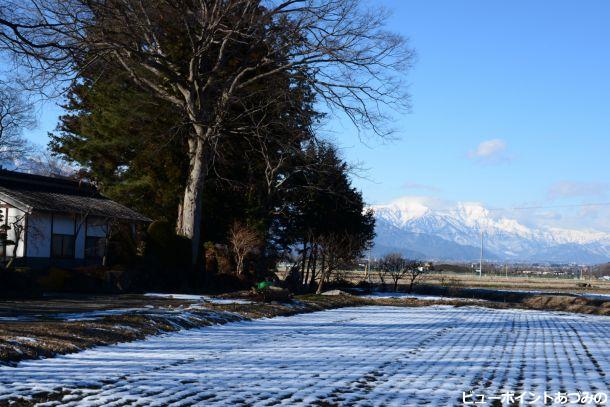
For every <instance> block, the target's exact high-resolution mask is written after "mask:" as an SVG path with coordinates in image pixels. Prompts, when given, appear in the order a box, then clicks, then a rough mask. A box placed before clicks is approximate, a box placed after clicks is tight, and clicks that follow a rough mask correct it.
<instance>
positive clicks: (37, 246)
mask: <svg viewBox="0 0 610 407" xmlns="http://www.w3.org/2000/svg"><path fill="white" fill-rule="evenodd" d="M51 223H52V222H51V215H50V214H46V213H33V214H30V215H29V216H28V232H27V239H28V241H27V257H51Z"/></svg>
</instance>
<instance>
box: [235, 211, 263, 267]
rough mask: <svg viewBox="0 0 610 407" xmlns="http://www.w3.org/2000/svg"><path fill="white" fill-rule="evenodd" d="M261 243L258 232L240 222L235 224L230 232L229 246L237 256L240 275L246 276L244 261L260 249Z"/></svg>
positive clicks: (236, 261)
mask: <svg viewBox="0 0 610 407" xmlns="http://www.w3.org/2000/svg"><path fill="white" fill-rule="evenodd" d="M261 243H262V242H261V239H260V236H259V234H258V233H257V232H256V230H254V229H252V228H250V227H248V226H246V225H244V224H242V223H240V222H235V223H233V226H231V229H230V230H229V244H230V245H231V250H232V251H233V254H235V263H236V266H237V274H238V275H242V274H244V260H245V259H246V256H247V255H248V254H250V253H252V252H254V251H255V250H256V249H258V248H259V247H260V245H261Z"/></svg>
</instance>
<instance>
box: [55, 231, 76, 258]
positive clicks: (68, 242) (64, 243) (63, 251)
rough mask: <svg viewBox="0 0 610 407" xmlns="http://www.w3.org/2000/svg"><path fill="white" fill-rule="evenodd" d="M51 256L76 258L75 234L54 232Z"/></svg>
mask: <svg viewBox="0 0 610 407" xmlns="http://www.w3.org/2000/svg"><path fill="white" fill-rule="evenodd" d="M52 239H53V240H52V243H51V248H52V249H51V256H52V257H54V258H56V259H73V258H74V236H73V235H60V234H55V233H54V234H53V237H52Z"/></svg>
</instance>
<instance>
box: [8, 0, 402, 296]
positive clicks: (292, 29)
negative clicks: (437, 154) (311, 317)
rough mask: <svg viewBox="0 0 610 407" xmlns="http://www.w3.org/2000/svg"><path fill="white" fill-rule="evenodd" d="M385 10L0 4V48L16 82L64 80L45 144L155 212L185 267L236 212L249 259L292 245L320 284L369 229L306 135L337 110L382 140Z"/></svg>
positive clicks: (232, 4)
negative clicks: (250, 249)
mask: <svg viewBox="0 0 610 407" xmlns="http://www.w3.org/2000/svg"><path fill="white" fill-rule="evenodd" d="M387 16H388V15H387V13H386V12H384V11H382V10H379V9H367V8H365V7H363V5H362V4H361V3H360V1H358V0H319V1H318V0H289V1H271V0H269V1H263V0H206V1H191V0H172V1H169V0H151V1H146V2H144V1H141V0H111V1H104V2H98V1H90V0H20V1H12V0H9V1H6V2H5V4H4V6H3V7H2V8H0V49H1V50H2V51H4V53H5V55H10V56H11V57H12V58H13V61H14V62H15V63H16V64H17V65H18V66H19V72H20V73H21V74H22V75H27V76H28V78H27V79H28V80H27V81H26V82H27V84H28V86H29V88H34V89H37V90H44V91H46V92H47V93H48V92H49V91H51V90H52V87H51V86H57V85H58V84H59V85H60V87H62V84H66V83H67V84H68V87H67V95H68V97H67V102H66V105H65V108H66V110H67V112H68V113H67V114H66V115H65V116H63V117H62V118H61V122H60V125H59V127H58V130H57V131H56V132H55V133H54V134H53V135H52V141H51V145H50V147H51V150H52V151H53V152H54V153H55V154H57V155H59V156H61V157H62V158H64V159H66V160H68V161H69V162H72V163H75V164H77V165H78V166H79V167H80V168H82V169H83V171H84V174H85V175H86V176H87V177H88V178H90V179H91V180H94V181H95V182H96V183H97V184H98V185H99V186H100V187H101V188H102V190H103V191H104V192H105V193H107V194H108V195H110V196H112V197H114V198H116V199H118V200H120V201H121V202H124V203H126V204H128V205H130V206H132V207H134V208H136V209H139V210H141V211H142V212H143V213H145V214H147V215H148V216H150V217H152V218H166V219H168V220H170V222H171V223H172V224H173V225H174V226H175V228H176V230H177V232H178V233H179V234H180V235H182V236H184V237H186V238H188V239H190V242H191V258H192V261H191V263H192V265H193V267H194V268H195V269H197V270H200V269H201V268H202V267H203V266H204V264H205V262H203V261H201V259H202V256H201V253H200V250H201V248H202V247H203V244H202V241H203V240H207V241H212V242H221V243H226V244H229V243H230V241H231V240H235V238H236V234H235V230H234V229H232V228H231V225H233V224H234V223H235V222H236V221H238V222H241V224H242V226H243V225H246V226H247V228H248V229H249V230H251V231H254V232H256V235H257V239H259V242H260V250H259V253H260V257H261V258H264V259H268V260H269V261H271V262H273V261H275V260H277V258H278V257H280V256H282V255H284V254H285V253H287V252H289V251H291V250H292V249H293V248H295V247H297V248H299V254H300V256H301V272H302V275H301V281H302V282H304V283H308V284H311V285H312V286H313V285H314V284H315V282H316V281H318V282H319V283H318V289H320V290H321V289H322V285H323V282H324V280H325V279H326V278H327V276H328V275H329V274H330V273H331V272H332V270H333V269H334V268H336V267H337V265H338V264H340V263H341V262H345V261H348V260H350V259H354V258H356V257H358V256H359V255H360V254H361V253H362V251H363V250H365V249H366V248H367V246H368V244H370V242H371V239H372V237H373V233H374V232H373V229H374V222H373V217H372V214H371V213H368V212H366V211H365V210H364V208H365V205H364V202H363V199H362V195H361V193H359V192H358V191H357V190H355V189H354V188H353V187H352V186H351V184H350V180H349V170H350V168H349V166H348V165H347V164H346V163H345V162H344V161H343V160H342V159H341V158H340V156H339V154H338V152H337V149H336V148H335V147H334V146H333V145H332V144H331V143H329V142H326V141H323V140H321V139H320V137H319V136H318V134H317V129H318V126H319V125H320V124H322V123H323V121H324V117H325V115H326V114H327V113H336V112H340V113H341V114H343V115H345V116H346V117H348V118H349V119H350V120H351V121H352V122H353V123H354V124H355V125H357V126H358V128H360V129H362V130H371V131H372V132H374V133H376V134H378V135H380V136H385V135H386V134H388V132H389V130H388V129H387V128H386V127H385V125H384V124H385V123H387V122H386V119H387V117H385V115H384V114H383V111H384V110H385V109H386V108H388V107H389V108H392V109H402V108H406V107H407V105H408V98H407V95H406V94H405V93H404V92H403V89H404V88H403V87H402V84H401V75H402V73H404V72H405V71H406V70H407V69H408V68H409V67H410V62H411V59H412V51H411V50H410V49H409V48H407V46H406V40H405V38H403V37H401V36H398V35H395V34H393V33H390V32H388V31H386V30H385V28H384V26H385V21H386V18H387ZM66 80H67V81H69V82H62V81H66ZM242 229H243V227H242ZM234 251H235V252H236V253H237V252H238V251H239V250H238V249H237V248H236V247H234ZM238 257H239V258H240V259H243V258H244V257H245V256H243V255H240V256H238ZM318 259H320V261H318ZM238 263H239V264H238V268H239V269H240V270H241V269H243V268H244V264H243V261H241V260H238ZM316 264H319V266H318V268H317V269H316Z"/></svg>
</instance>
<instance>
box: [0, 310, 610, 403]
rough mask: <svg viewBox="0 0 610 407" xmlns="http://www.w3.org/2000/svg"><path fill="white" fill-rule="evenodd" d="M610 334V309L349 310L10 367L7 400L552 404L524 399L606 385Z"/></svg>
mask: <svg viewBox="0 0 610 407" xmlns="http://www.w3.org/2000/svg"><path fill="white" fill-rule="evenodd" d="M609 342H610V318H608V317H595V316H584V315H577V314H561V313H552V312H540V311H521V310H519V311H517V310H493V309H486V308H479V307H456V308H454V307H450V306H434V307H421V308H399V307H381V306H375V307H359V308H343V309H335V310H330V311H323V312H317V313H311V314H301V315H296V316H291V317H278V318H273V319H264V320H256V321H251V322H237V323H230V324H226V325H222V326H213V327H206V328H200V329H193V330H184V331H179V332H174V333H169V334H165V335H160V336H154V337H150V338H149V339H147V340H144V341H138V342H132V343H125V344H119V345H114V346H106V347H100V348H96V349H91V350H87V351H83V352H80V353H77V354H72V355H68V356H62V357H57V358H52V359H47V360H38V361H26V362H22V363H21V364H19V365H18V367H16V368H13V367H0V404H2V402H3V401H5V402H6V401H7V399H8V398H15V397H18V396H28V395H32V394H35V393H38V392H52V391H56V392H61V391H62V389H63V393H64V394H65V395H64V396H63V399H60V400H57V401H51V402H49V403H48V404H47V405H65V406H70V405H100V406H101V405H104V406H120V405H138V406H154V405H158V406H166V405H202V406H210V405H260V406H263V405H312V404H314V405H315V404H318V403H320V402H327V403H331V404H338V405H395V406H421V405H426V404H427V405H432V406H447V405H463V403H462V397H463V392H466V393H467V394H469V393H468V392H471V391H472V392H474V394H477V395H484V396H485V397H488V398H487V399H486V402H487V403H486V404H478V405H491V400H490V399H489V397H500V396H501V394H502V392H503V390H506V391H513V392H518V393H520V392H526V396H527V397H530V394H531V397H532V398H531V399H527V398H526V399H525V400H524V405H542V399H540V400H539V401H538V402H535V403H533V404H527V402H528V401H532V400H534V398H533V397H535V395H538V396H540V397H542V396H543V395H544V392H545V391H546V392H547V393H548V394H551V393H552V394H555V393H556V392H562V391H565V392H574V391H586V392H593V393H595V392H608V389H609V388H610V379H609V377H608V376H607V374H606V372H610V346H608V345H609ZM527 392H529V393H527ZM467 401H472V399H467ZM498 402H499V401H497V402H496V405H497V403H498ZM547 403H548V402H547ZM547 405H548V404H547Z"/></svg>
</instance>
